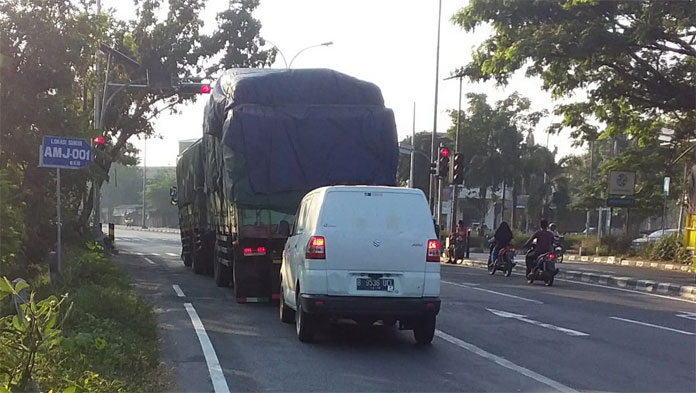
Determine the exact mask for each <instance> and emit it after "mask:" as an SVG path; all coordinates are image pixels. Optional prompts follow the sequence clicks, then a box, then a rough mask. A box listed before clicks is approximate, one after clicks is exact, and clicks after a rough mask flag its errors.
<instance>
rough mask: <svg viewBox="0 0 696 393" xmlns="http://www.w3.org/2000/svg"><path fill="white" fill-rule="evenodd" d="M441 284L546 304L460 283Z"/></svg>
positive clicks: (447, 282)
mask: <svg viewBox="0 0 696 393" xmlns="http://www.w3.org/2000/svg"><path fill="white" fill-rule="evenodd" d="M441 282H443V283H445V284H450V285H456V286H458V287H462V288H467V289H473V290H475V291H483V292H488V293H494V294H496V295H500V296H505V297H511V298H513V299H519V300H524V301H525V302H531V303H535V304H544V302H540V301H539V300H534V299H527V298H526V297H521V296H515V295H510V294H507V293H502V292H496V291H491V290H490V289H484V288H477V287H472V286H469V285H464V284H459V283H456V282H451V281H445V280H441Z"/></svg>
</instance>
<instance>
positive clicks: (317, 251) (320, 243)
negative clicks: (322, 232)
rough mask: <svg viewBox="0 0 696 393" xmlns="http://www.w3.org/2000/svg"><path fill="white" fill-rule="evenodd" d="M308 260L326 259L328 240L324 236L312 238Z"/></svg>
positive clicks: (308, 250)
mask: <svg viewBox="0 0 696 393" xmlns="http://www.w3.org/2000/svg"><path fill="white" fill-rule="evenodd" d="M305 258H307V259H326V240H325V239H324V236H312V237H310V238H309V242H308V243H307V252H306V253H305Z"/></svg>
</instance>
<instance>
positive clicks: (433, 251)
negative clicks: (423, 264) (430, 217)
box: [425, 239, 440, 262]
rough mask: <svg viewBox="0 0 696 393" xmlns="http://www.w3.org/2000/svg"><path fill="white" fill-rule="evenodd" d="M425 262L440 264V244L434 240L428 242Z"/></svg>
mask: <svg viewBox="0 0 696 393" xmlns="http://www.w3.org/2000/svg"><path fill="white" fill-rule="evenodd" d="M425 260H426V261H427V262H440V242H439V241H437V240H435V239H430V240H428V253H427V254H426V257H425Z"/></svg>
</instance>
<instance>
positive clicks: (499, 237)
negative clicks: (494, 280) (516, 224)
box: [491, 221, 513, 262]
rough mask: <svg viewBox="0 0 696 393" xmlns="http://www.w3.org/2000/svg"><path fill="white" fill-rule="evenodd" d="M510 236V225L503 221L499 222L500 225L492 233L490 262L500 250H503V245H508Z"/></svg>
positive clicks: (493, 260)
mask: <svg viewBox="0 0 696 393" xmlns="http://www.w3.org/2000/svg"><path fill="white" fill-rule="evenodd" d="M512 237H513V236H512V230H511V229H510V225H508V223H507V222H505V221H503V222H501V223H500V226H498V229H496V230H495V234H494V235H493V239H494V240H495V242H494V243H493V244H492V245H491V262H495V259H496V257H497V255H498V254H499V253H500V250H503V249H505V247H507V246H509V245H510V242H511V241H512Z"/></svg>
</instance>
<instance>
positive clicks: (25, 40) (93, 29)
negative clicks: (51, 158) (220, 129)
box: [0, 0, 275, 263]
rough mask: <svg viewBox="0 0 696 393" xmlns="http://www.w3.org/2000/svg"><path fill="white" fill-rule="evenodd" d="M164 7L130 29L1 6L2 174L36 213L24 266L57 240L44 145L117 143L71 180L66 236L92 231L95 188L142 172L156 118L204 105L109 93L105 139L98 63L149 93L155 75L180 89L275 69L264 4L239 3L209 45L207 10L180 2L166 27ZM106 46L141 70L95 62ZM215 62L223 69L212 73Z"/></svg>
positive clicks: (29, 212)
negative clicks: (118, 166) (141, 147)
mask: <svg viewBox="0 0 696 393" xmlns="http://www.w3.org/2000/svg"><path fill="white" fill-rule="evenodd" d="M160 3H161V2H160V1H159V0H136V2H135V4H136V10H137V19H136V20H134V21H129V22H126V21H121V20H118V19H116V18H115V17H114V15H110V14H108V13H101V14H99V15H96V14H94V13H93V11H92V10H90V9H89V7H90V6H91V5H92V2H84V1H82V2H76V1H64V0H7V1H3V2H1V3H0V83H1V84H0V127H1V128H0V142H2V143H1V144H0V149H1V150H0V170H8V171H9V173H13V174H15V175H13V176H14V177H13V184H15V185H16V186H17V187H18V190H19V191H20V192H21V196H22V198H21V199H19V200H21V201H23V202H24V203H25V206H26V208H24V209H22V210H21V211H22V212H23V214H24V222H25V223H26V225H25V226H24V231H25V234H24V236H23V239H24V242H23V243H24V246H23V247H22V250H21V254H22V255H21V256H20V258H19V259H21V260H24V261H31V262H32V263H34V262H38V261H41V260H43V259H44V258H45V255H46V252H47V251H48V249H50V248H51V247H53V243H54V240H53V239H55V236H54V234H53V233H54V231H55V225H53V224H54V223H53V219H52V217H54V216H55V203H54V202H53V201H54V200H55V195H54V192H53V184H54V183H53V182H54V173H55V171H53V170H47V169H43V168H38V167H37V157H36V153H37V149H38V146H39V144H40V141H41V138H42V136H44V135H59V136H72V137H81V138H85V139H91V137H93V136H95V135H99V134H101V135H104V136H105V137H106V139H107V144H106V148H105V151H104V153H99V154H97V155H96V157H95V159H94V162H95V163H94V165H92V166H91V167H90V168H89V169H88V170H86V171H63V176H62V179H61V180H62V183H63V184H62V185H63V191H62V195H63V201H64V205H63V208H64V210H63V213H64V221H65V224H64V228H66V229H75V230H77V229H83V228H85V227H86V225H87V220H88V218H89V216H90V214H91V211H92V204H93V200H92V198H93V192H92V190H91V189H88V188H87V184H88V181H91V183H92V185H94V184H95V183H96V184H101V183H102V182H104V181H108V180H109V179H108V175H107V174H108V173H109V170H110V168H111V165H112V163H114V162H119V163H122V164H125V165H133V164H135V163H136V162H137V160H136V158H135V153H136V150H135V149H134V147H133V146H132V144H131V143H130V142H131V140H132V138H133V137H146V136H152V135H153V133H154V130H153V128H152V124H151V121H152V119H153V118H154V117H156V116H157V115H158V114H160V113H162V112H163V111H166V110H176V107H177V106H178V105H179V104H181V103H182V102H184V101H187V100H193V99H195V97H194V96H185V95H179V94H177V93H176V91H174V90H172V89H167V88H164V89H161V90H156V91H155V90H143V89H139V90H134V89H123V90H119V91H117V90H113V89H111V90H109V91H107V92H106V96H107V97H106V99H107V101H108V100H109V97H111V100H110V101H108V106H107V107H106V108H105V109H104V113H103V117H104V122H103V129H102V130H95V124H94V123H93V113H94V105H93V104H94V101H95V99H94V92H95V90H96V89H97V88H99V89H100V90H101V88H102V87H103V86H101V85H99V84H98V83H97V82H98V80H97V76H98V75H96V73H95V69H94V64H95V61H99V62H101V63H102V64H103V66H104V67H103V68H102V69H104V70H106V69H108V74H107V75H106V76H108V80H109V81H112V82H122V83H125V84H129V83H137V84H143V83H144V82H145V81H146V80H145V76H146V75H148V74H150V75H157V74H159V75H166V76H172V77H173V78H174V79H175V80H187V79H189V80H190V79H192V78H196V77H199V78H200V77H202V78H213V77H215V72H216V71H217V69H218V68H220V67H225V68H228V67H235V66H240V67H262V66H266V65H269V64H270V63H272V61H273V57H274V55H275V51H273V50H270V51H264V50H261V49H260V48H261V47H262V46H263V45H264V42H263V39H262V38H261V37H260V35H259V31H260V23H259V22H258V21H257V20H255V19H254V18H253V17H252V16H251V13H252V12H253V10H254V9H255V8H256V7H257V6H258V0H232V1H230V2H229V8H228V10H226V11H224V12H223V13H221V14H220V15H219V16H218V18H217V20H216V22H217V24H218V30H217V31H216V32H214V33H213V34H212V35H211V36H209V37H208V36H205V35H203V34H201V33H200V28H201V26H202V24H203V22H202V20H201V18H200V13H201V11H202V10H203V6H204V2H203V1H201V0H170V1H169V2H168V9H167V10H166V14H164V16H163V17H158V15H161V13H160V12H159V11H160V10H159V8H160ZM100 44H107V45H109V46H111V47H114V48H116V49H118V50H119V51H121V52H122V53H125V54H127V55H128V56H130V57H132V58H134V59H136V60H137V61H138V62H139V63H140V64H141V67H140V68H137V69H131V68H128V67H127V66H126V65H124V64H121V63H118V62H116V61H113V59H112V61H110V62H109V61H108V57H107V56H106V55H104V56H99V58H98V59H95V57H96V56H95V53H96V52H97V49H98V48H99V47H100ZM220 56H221V57H222V60H221V61H219V60H218V58H219V57H220ZM211 60H214V61H215V62H216V64H218V65H216V66H215V67H208V68H206V67H205V62H206V61H211ZM104 76H105V75H100V78H99V82H100V83H101V82H103V79H102V78H103V77H104ZM15 180H16V181H15ZM0 229H2V230H5V228H0ZM75 232H76V231H64V233H65V234H66V235H68V234H71V233H75Z"/></svg>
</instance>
